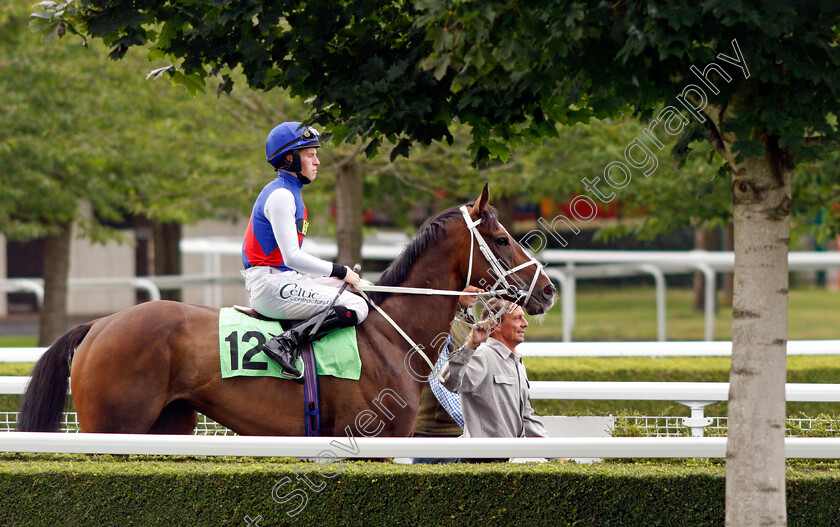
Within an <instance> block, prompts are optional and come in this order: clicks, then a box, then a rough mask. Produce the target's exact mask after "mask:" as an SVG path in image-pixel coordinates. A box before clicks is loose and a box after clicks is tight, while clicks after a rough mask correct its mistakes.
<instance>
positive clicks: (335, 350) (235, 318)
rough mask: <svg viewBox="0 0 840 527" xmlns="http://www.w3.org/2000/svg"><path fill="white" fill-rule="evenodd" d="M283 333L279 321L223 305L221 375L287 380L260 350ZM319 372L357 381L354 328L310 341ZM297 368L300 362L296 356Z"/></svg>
mask: <svg viewBox="0 0 840 527" xmlns="http://www.w3.org/2000/svg"><path fill="white" fill-rule="evenodd" d="M281 333H283V328H282V327H281V326H280V322H277V321H274V320H259V319H256V318H254V317H251V316H248V315H246V314H244V313H240V312H239V311H237V310H235V309H233V308H230V307H225V308H222V310H221V311H220V312H219V359H220V361H221V367H222V378H223V379H227V378H229V377H238V376H246V377H278V378H281V379H288V378H289V376H288V375H287V374H285V373H283V370H282V369H281V368H280V366H279V365H278V364H277V363H276V362H274V361H273V360H272V359H270V358H268V357H267V356H266V355H265V353H263V352H262V351H260V348H261V347H262V345H263V344H265V343H266V342H268V340H270V339H271V338H272V337H275V336H277V335H279V334H281ZM312 350H313V352H314V353H315V362H316V363H317V365H318V375H332V376H333V377H339V378H342V379H352V380H355V381H357V380H359V378H360V377H361V375H362V360H361V358H359V345H358V343H357V342H356V328H355V327H349V328H344V329H339V330H336V331H331V332H330V333H328V334H327V335H326V336H324V337H323V338H321V339H319V340H316V341H315V342H313V343H312ZM296 366H297V368H298V370H300V371H303V370H302V369H301V368H302V366H303V361H301V360H300V358H298V359H297V362H296Z"/></svg>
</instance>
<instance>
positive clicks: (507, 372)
mask: <svg viewBox="0 0 840 527" xmlns="http://www.w3.org/2000/svg"><path fill="white" fill-rule="evenodd" d="M527 327H528V321H527V320H526V319H525V314H524V312H523V311H522V308H521V307H519V306H518V305H516V304H512V303H510V302H506V301H504V300H500V299H498V298H491V299H490V300H488V302H487V304H486V305H485V307H484V309H483V310H482V313H481V321H480V322H479V323H478V324H477V325H476V327H474V328H473V329H472V331H471V332H470V336H469V340H467V343H466V344H465V345H464V346H462V347H461V348H459V349H458V350H457V351H455V352H454V353H452V354H451V355H450V357H449V361H448V362H447V363H446V364H444V366H443V368H442V369H441V375H442V377H443V386H444V387H445V388H446V389H447V390H450V391H452V392H454V393H457V394H459V395H460V398H461V406H462V408H463V413H464V434H463V436H462V437H548V431H547V430H546V429H545V426H543V424H542V422H541V421H540V420H539V418H537V416H536V414H535V412H534V409H533V408H532V407H531V398H530V395H529V393H528V377H527V375H526V374H525V365H524V364H523V363H522V355H520V354H519V353H517V352H516V346H517V345H519V344H520V343H522V342H524V340H525V328H527ZM462 461H471V460H469V459H463V460H462ZM475 461H496V460H491V459H488V460H475ZM498 461H503V460H501V459H500V460H498Z"/></svg>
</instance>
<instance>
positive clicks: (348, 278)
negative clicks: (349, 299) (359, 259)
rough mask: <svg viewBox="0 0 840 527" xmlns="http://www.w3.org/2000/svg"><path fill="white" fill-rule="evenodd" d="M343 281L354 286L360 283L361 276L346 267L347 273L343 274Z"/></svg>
mask: <svg viewBox="0 0 840 527" xmlns="http://www.w3.org/2000/svg"><path fill="white" fill-rule="evenodd" d="M345 267H347V266H345ZM344 281H345V282H347V283H348V284H350V285H352V286H354V287H355V286H357V285H359V284H360V283H361V281H362V278H361V277H360V276H359V273H357V272H356V271H354V270H353V269H350V268H349V267H347V274H346V275H345V276H344Z"/></svg>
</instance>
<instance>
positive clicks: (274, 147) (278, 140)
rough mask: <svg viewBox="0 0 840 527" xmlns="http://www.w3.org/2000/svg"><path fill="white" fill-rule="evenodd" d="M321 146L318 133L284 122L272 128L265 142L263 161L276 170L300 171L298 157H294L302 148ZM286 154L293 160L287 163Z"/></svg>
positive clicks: (308, 128) (309, 127)
mask: <svg viewBox="0 0 840 527" xmlns="http://www.w3.org/2000/svg"><path fill="white" fill-rule="evenodd" d="M320 146H321V142H320V135H319V134H318V131H317V130H315V129H314V128H312V127H311V126H304V125H303V124H302V123H299V122H294V121H290V122H285V123H282V124H279V125H277V126H275V127H274V129H273V130H271V132H269V133H268V137H267V138H266V140H265V160H266V161H268V163H269V164H270V165H271V166H273V167H274V168H276V169H279V170H288V171H289V172H298V171H300V157H299V154H297V155H296V152H297V151H298V150H301V149H303V148H318V147H320ZM286 154H292V155H293V160H292V161H291V162H290V161H287V160H286V159H285V156H286Z"/></svg>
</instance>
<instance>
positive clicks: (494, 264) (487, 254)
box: [356, 205, 548, 382]
mask: <svg viewBox="0 0 840 527" xmlns="http://www.w3.org/2000/svg"><path fill="white" fill-rule="evenodd" d="M460 210H461V214H462V215H463V216H464V221H465V222H466V224H467V229H468V230H469V231H470V263H469V270H468V271H467V284H466V286H469V285H470V280H471V279H472V266H473V252H474V251H473V248H474V247H475V241H478V249H479V250H480V251H481V254H483V255H484V258H486V259H487V261H488V262H489V263H490V268H491V273H492V274H495V275H496V276H498V277H499V278H498V280H496V283H495V284H493V286H492V287H491V288H489V289H490V291H488V292H484V293H465V292H464V291H447V290H441V289H423V288H415V287H395V286H378V285H373V284H361V285H359V286H356V290H357V291H359V293H360V294H361V295H362V297H363V298H364V299H365V300H367V302H368V303H369V304H370V305H372V306H373V307H374V308H375V309H376V310H377V311H379V313H380V314H381V315H382V317H383V318H384V319H385V320H387V321H388V322H389V323H390V324H391V325H392V326H393V327H394V329H396V330H397V332H398V333H399V334H400V335H402V337H403V338H404V339H405V340H406V341H407V342H408V343H409V344H411V347H412V348H413V349H414V350H416V351H417V352H418V353H419V354H420V356H422V357H423V359H424V360H425V361H426V363H427V364H428V365H429V367H430V368H431V369H432V373H435V365H434V364H432V361H431V360H429V357H428V356H427V355H426V354H425V353H423V348H422V347H421V346H419V345H418V344H417V343H415V342H414V340H412V339H411V337H409V336H408V334H407V333H406V332H405V331H403V329H402V328H401V327H400V326H399V324H397V323H396V322H394V320H393V319H392V318H391V317H390V316H388V314H387V313H385V311H383V310H382V308H381V307H379V306H378V305H376V304H375V303H374V302H373V300H371V299H370V298H369V297H368V295H367V294H366V293H365V291H378V292H383V293H408V294H415V295H453V296H454V295H458V296H461V295H473V296H475V295H490V296H493V295H495V294H496V291H497V288H498V287H499V286H500V285H501V287H503V288H504V291H505V293H507V294H510V295H512V296H515V297H516V300H517V302H516V303H518V304H519V303H520V301H521V305H523V306H524V305H525V303H527V302H528V300H529V299H530V298H531V293H532V292H533V291H534V286H535V285H536V284H537V278H539V275H540V274H541V273H542V275H543V276H545V278H546V280H548V276H547V275H546V274H545V271H543V269H542V265H540V263H539V262H538V261H537V260H535V259H534V257H533V256H531V255H530V254H529V253H528V251H524V250H523V251H524V252H525V254H526V255H527V256H528V260H529V261H527V262H525V263H523V264H521V265H517V266H516V267H514V268H513V269H508V270H505V269H504V268H503V265H502V262H501V261H500V260H499V259H498V258H497V257H496V255H495V254H493V251H491V250H490V247H488V246H487V242H485V241H484V238H482V237H481V234H479V233H478V229H476V227H477V226H478V225H479V224H480V223H481V219H480V218H479V219H478V220H476V221H473V219H472V218H471V217H470V213H469V211H468V210H467V207H466V205H464V206H462V207H461V209H460ZM529 265H536V266H537V271H539V272H535V273H534V278H533V280H531V287H530V288H528V292H527V293H525V292H524V291H523V290H522V289H520V288H518V287H514V286H512V285H511V284H510V282H508V280H507V277H508V276H510V275H512V274H514V273H516V272H517V271H519V270H520V269H524V268H525V267H528V266H529ZM466 286H464V288H465V289H466ZM523 297H524V299H523ZM437 378H438V379H439V380H440V381H441V382H443V378H442V377H441V376H440V373H439V372H438V373H437Z"/></svg>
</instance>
